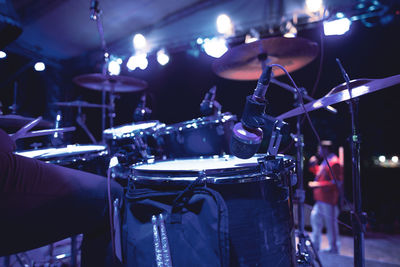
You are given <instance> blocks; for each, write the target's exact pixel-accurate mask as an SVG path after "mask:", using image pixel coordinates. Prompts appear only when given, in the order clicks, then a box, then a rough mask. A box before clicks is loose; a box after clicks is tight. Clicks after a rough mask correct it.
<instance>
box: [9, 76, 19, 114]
mask: <svg viewBox="0 0 400 267" xmlns="http://www.w3.org/2000/svg"><path fill="white" fill-rule="evenodd" d="M17 90H18V82H17V81H15V82H14V100H13V104H12V105H11V106H10V109H11V114H17V108H18V106H17Z"/></svg>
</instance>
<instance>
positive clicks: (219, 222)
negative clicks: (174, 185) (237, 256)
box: [122, 185, 229, 267]
mask: <svg viewBox="0 0 400 267" xmlns="http://www.w3.org/2000/svg"><path fill="white" fill-rule="evenodd" d="M128 188H129V189H128V192H127V194H126V202H125V208H124V220H123V229H122V231H123V233H122V236H123V237H122V239H123V240H122V243H123V244H122V247H123V255H124V259H123V260H124V264H125V266H129V267H133V266H146V267H147V266H157V264H156V259H155V250H154V242H153V227H152V221H151V218H152V215H158V214H160V213H162V214H163V216H164V218H165V225H166V230H167V236H168V242H169V247H170V254H171V259H172V266H174V267H180V266H182V267H183V266H199V267H201V266H204V267H206V266H207V267H212V266H223V267H224V266H229V240H228V228H229V226H228V212H227V208H226V205H225V202H224V200H223V199H222V197H221V195H220V194H219V193H218V192H216V191H214V190H212V189H210V188H206V187H195V188H194V189H193V190H190V192H187V193H185V194H184V195H183V196H182V197H181V199H180V200H179V201H178V203H174V200H176V198H177V196H178V195H179V194H180V193H181V192H182V191H181V190H176V189H175V190H170V191H166V188H165V187H160V188H157V187H152V188H151V189H150V188H134V187H133V186H132V185H131V186H129V187H128Z"/></svg>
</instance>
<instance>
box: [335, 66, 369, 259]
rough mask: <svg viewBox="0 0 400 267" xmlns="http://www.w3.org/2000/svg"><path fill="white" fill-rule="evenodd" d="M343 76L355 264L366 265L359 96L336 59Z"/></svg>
mask: <svg viewBox="0 0 400 267" xmlns="http://www.w3.org/2000/svg"><path fill="white" fill-rule="evenodd" d="M336 62H337V63H338V65H339V68H340V70H341V72H342V75H343V78H344V80H345V81H346V86H347V90H348V91H349V95H350V99H349V100H348V101H346V103H347V104H348V105H349V112H350V116H351V133H352V135H351V138H350V139H351V144H350V146H351V162H352V181H353V201H354V210H353V211H352V212H351V221H352V226H353V238H354V266H355V267H364V266H365V260H364V232H365V224H366V213H365V212H362V209H361V183H360V182H361V180H360V143H361V140H360V135H359V133H358V98H352V95H351V89H350V79H349V76H348V75H347V73H346V71H345V70H344V68H343V66H342V64H341V63H340V60H339V59H336Z"/></svg>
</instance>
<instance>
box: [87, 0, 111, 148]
mask: <svg viewBox="0 0 400 267" xmlns="http://www.w3.org/2000/svg"><path fill="white" fill-rule="evenodd" d="M101 14H102V11H101V10H100V9H99V1H97V0H91V1H90V19H91V20H94V21H96V23H97V30H98V32H99V36H100V41H101V48H102V49H103V59H104V63H105V64H104V65H103V68H102V73H103V75H106V74H107V63H108V61H109V59H110V54H109V53H108V48H107V45H106V40H105V38H104V30H103V23H102V21H101V19H100V18H101ZM101 100H102V101H101V102H102V105H103V107H102V108H101V132H102V133H103V132H104V130H105V128H106V108H105V106H106V89H105V88H103V90H102V96H101ZM102 136H103V135H102ZM102 143H105V139H104V136H103V137H102Z"/></svg>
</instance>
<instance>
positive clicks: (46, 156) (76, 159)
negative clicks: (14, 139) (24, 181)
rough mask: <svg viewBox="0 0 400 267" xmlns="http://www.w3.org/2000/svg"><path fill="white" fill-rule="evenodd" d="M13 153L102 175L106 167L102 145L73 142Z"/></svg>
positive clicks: (106, 157)
mask: <svg viewBox="0 0 400 267" xmlns="http://www.w3.org/2000/svg"><path fill="white" fill-rule="evenodd" d="M15 154H17V155H21V156H24V157H28V158H35V159H39V160H42V161H45V162H48V163H53V164H56V165H61V166H64V167H68V168H72V169H77V170H82V171H87V172H91V173H94V174H98V175H103V176H104V175H105V174H106V170H107V167H108V164H107V163H108V151H107V147H106V146H103V145H80V144H74V145H67V146H66V147H57V148H43V149H34V150H27V151H20V152H15Z"/></svg>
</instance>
